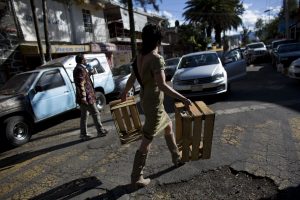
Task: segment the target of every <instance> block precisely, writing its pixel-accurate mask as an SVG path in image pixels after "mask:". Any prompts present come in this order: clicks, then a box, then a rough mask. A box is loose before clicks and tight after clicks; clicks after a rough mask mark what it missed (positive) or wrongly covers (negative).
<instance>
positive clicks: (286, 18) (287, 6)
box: [283, 0, 290, 39]
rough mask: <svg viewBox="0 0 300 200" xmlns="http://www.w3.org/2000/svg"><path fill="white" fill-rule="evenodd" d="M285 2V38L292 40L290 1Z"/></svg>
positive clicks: (285, 0)
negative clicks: (290, 33)
mask: <svg viewBox="0 0 300 200" xmlns="http://www.w3.org/2000/svg"><path fill="white" fill-rule="evenodd" d="M283 1H284V16H285V37H286V38H287V39H289V38H290V35H289V21H290V20H289V5H288V4H289V3H288V0H283Z"/></svg>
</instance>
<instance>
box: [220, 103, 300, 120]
mask: <svg viewBox="0 0 300 200" xmlns="http://www.w3.org/2000/svg"><path fill="white" fill-rule="evenodd" d="M295 104H300V101H299V100H290V101H282V102H274V103H263V104H256V105H250V106H242V107H237V108H229V109H224V110H216V111H215V113H216V115H217V116H218V115H230V114H235V113H242V112H249V111H255V110H263V109H267V108H275V107H277V106H278V105H282V106H290V105H295Z"/></svg>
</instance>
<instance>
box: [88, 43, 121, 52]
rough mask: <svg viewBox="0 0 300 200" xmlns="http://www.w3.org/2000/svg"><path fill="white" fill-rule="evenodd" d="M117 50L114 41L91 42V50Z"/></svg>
mask: <svg viewBox="0 0 300 200" xmlns="http://www.w3.org/2000/svg"><path fill="white" fill-rule="evenodd" d="M116 50H117V46H116V45H115V44H114V43H104V42H99V43H91V52H113V51H116Z"/></svg>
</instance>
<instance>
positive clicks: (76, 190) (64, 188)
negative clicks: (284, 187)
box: [30, 176, 102, 200]
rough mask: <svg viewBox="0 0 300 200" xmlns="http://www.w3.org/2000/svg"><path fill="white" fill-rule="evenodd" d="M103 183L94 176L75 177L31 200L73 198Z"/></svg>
mask: <svg viewBox="0 0 300 200" xmlns="http://www.w3.org/2000/svg"><path fill="white" fill-rule="evenodd" d="M101 184H102V182H101V181H100V180H98V179H97V178H96V177H94V176H91V177H88V178H80V179H75V180H73V181H71V182H68V183H65V184H63V185H61V186H58V187H56V188H53V189H51V190H49V191H47V192H45V193H42V194H40V195H38V196H35V197H33V198H30V200H53V199H65V200H66V199H72V198H74V197H76V196H78V195H80V194H82V193H84V192H86V191H88V190H90V189H92V188H95V187H97V186H99V185H101Z"/></svg>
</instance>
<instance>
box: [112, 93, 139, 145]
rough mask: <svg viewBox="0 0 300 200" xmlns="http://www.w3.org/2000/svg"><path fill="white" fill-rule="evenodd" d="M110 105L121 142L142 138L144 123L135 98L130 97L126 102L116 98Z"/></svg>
mask: <svg viewBox="0 0 300 200" xmlns="http://www.w3.org/2000/svg"><path fill="white" fill-rule="evenodd" d="M109 105H110V111H111V114H112V117H113V119H114V122H115V126H116V129H117V132H118V134H119V137H120V140H121V144H126V143H130V142H132V141H136V140H138V139H140V138H141V137H142V134H141V128H142V125H141V120H140V115H139V112H138V109H137V106H136V102H135V98H134V97H128V98H127V100H126V101H124V102H121V100H120V99H119V100H115V101H112V102H110V103H109Z"/></svg>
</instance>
